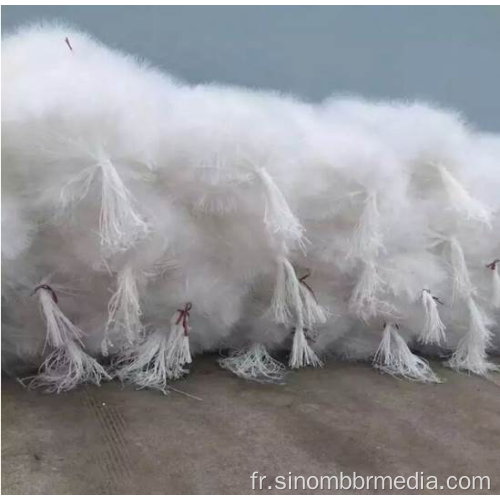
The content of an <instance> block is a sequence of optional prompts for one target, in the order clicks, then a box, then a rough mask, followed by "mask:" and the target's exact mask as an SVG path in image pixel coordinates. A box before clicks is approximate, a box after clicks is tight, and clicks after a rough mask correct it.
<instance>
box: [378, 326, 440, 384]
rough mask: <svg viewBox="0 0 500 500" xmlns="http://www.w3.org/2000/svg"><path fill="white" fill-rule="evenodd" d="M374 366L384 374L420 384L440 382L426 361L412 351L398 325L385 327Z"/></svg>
mask: <svg viewBox="0 0 500 500" xmlns="http://www.w3.org/2000/svg"><path fill="white" fill-rule="evenodd" d="M373 366H375V368H378V369H379V370H381V371H382V372H385V373H388V374H389V375H393V376H394V377H398V376H399V377H403V378H407V379H410V380H415V381H418V382H427V383H428V382H440V380H439V378H438V377H437V376H436V374H435V373H434V372H433V371H432V370H431V368H430V366H429V364H428V363H427V361H425V360H424V359H422V358H420V357H418V356H416V355H415V354H413V353H412V352H411V351H410V348H409V347H408V345H407V344H406V342H405V340H404V339H403V337H401V335H400V334H399V332H398V327H397V325H393V324H391V323H387V324H386V325H385V327H384V332H383V335H382V341H381V342H380V345H379V348H378V350H377V352H376V353H375V357H374V359H373Z"/></svg>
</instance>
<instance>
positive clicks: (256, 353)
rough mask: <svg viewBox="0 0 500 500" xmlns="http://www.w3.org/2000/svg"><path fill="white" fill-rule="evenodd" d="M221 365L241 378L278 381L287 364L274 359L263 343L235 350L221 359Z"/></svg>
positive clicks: (257, 380)
mask: <svg viewBox="0 0 500 500" xmlns="http://www.w3.org/2000/svg"><path fill="white" fill-rule="evenodd" d="M219 365H220V366H221V368H223V369H225V370H229V371H231V372H232V373H234V374H235V375H236V376H238V377H240V378H243V379H246V380H253V381H256V382H275V383H277V382H280V381H281V380H282V379H283V376H284V373H285V366H284V365H283V364H282V363H280V362H279V361H276V360H275V359H273V358H272V357H271V355H270V354H269V353H268V351H267V349H266V347H265V346H264V345H263V344H254V345H252V346H251V347H250V348H247V349H242V350H238V351H235V352H233V353H232V355H231V356H229V357H227V358H222V359H220V360H219Z"/></svg>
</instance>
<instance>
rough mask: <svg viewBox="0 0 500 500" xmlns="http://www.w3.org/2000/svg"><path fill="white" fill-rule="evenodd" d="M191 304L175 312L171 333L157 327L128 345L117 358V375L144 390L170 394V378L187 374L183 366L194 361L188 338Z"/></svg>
mask: <svg viewBox="0 0 500 500" xmlns="http://www.w3.org/2000/svg"><path fill="white" fill-rule="evenodd" d="M191 307H192V305H191V303H188V304H186V307H185V308H184V309H180V310H178V311H177V312H176V313H175V314H174V315H173V317H172V320H171V328H170V334H169V335H165V332H162V331H158V330H156V331H153V332H152V333H151V334H149V335H147V336H146V337H145V338H144V339H142V340H141V341H139V342H138V343H137V344H134V345H132V346H129V347H128V348H126V349H125V350H124V351H123V352H122V353H121V356H120V359H118V361H117V369H116V375H117V377H118V378H119V379H120V380H122V381H123V382H131V383H133V384H135V385H137V386H138V387H139V388H140V389H143V388H147V387H148V388H152V389H157V390H159V391H161V392H163V393H164V394H167V393H168V392H169V386H168V384H167V381H168V380H176V379H179V378H181V377H182V376H183V375H185V374H186V373H187V370H186V369H185V368H183V366H184V365H185V364H187V363H191V361H192V359H191V352H190V349H189V337H188V335H189V311H190V310H191Z"/></svg>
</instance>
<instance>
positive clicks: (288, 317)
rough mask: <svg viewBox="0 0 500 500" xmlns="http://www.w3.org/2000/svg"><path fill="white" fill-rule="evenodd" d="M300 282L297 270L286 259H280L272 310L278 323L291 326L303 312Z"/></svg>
mask: <svg viewBox="0 0 500 500" xmlns="http://www.w3.org/2000/svg"><path fill="white" fill-rule="evenodd" d="M299 290H300V282H299V279H298V278H297V275H296V273H295V269H294V268H293V266H292V264H291V263H290V261H289V260H288V259H287V258H286V257H280V258H278V270H277V277H276V284H275V287H274V293H273V298H272V302H271V310H272V312H273V315H274V318H275V319H276V321H277V322H278V323H281V324H284V325H286V324H289V323H291V322H292V321H293V318H294V314H295V313H296V311H298V310H300V311H301V310H302V302H301V300H300V292H299Z"/></svg>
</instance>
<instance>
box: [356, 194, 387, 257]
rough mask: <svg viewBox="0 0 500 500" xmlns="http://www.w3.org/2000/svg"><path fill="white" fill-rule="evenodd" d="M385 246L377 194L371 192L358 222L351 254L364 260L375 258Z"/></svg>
mask: <svg viewBox="0 0 500 500" xmlns="http://www.w3.org/2000/svg"><path fill="white" fill-rule="evenodd" d="M383 246H384V245H383V242H382V234H381V232H380V212H379V210H378V202H377V194H376V193H370V194H368V196H367V197H366V200H365V206H364V208H363V212H362V214H361V217H360V219H359V222H358V223H357V224H356V228H355V230H354V235H353V239H352V248H351V250H350V252H349V256H350V257H351V258H360V259H363V260H368V259H374V258H375V257H376V256H377V255H378V254H379V252H380V250H381V249H382V248H383Z"/></svg>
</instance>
